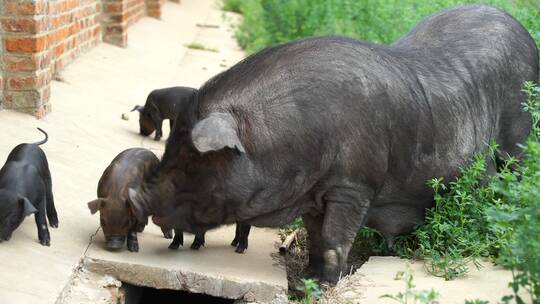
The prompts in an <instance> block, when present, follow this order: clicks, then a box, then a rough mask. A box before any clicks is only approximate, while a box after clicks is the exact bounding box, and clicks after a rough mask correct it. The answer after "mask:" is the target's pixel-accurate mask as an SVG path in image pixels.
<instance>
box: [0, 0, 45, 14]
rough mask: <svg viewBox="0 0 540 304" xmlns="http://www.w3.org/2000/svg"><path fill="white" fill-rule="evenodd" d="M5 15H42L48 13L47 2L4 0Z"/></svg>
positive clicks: (40, 0)
mask: <svg viewBox="0 0 540 304" xmlns="http://www.w3.org/2000/svg"><path fill="white" fill-rule="evenodd" d="M3 2H4V14H6V15H20V16H29V15H42V14H44V13H46V11H47V1H45V0H38V1H19V0H3Z"/></svg>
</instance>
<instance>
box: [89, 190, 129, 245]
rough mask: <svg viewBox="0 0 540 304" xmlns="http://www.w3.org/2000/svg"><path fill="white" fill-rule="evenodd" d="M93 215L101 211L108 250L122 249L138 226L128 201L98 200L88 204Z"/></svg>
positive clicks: (100, 216)
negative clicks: (128, 236) (127, 237)
mask: <svg viewBox="0 0 540 304" xmlns="http://www.w3.org/2000/svg"><path fill="white" fill-rule="evenodd" d="M88 209H90V212H91V213H92V214H95V213H96V212H98V211H99V222H100V226H101V229H102V230H103V234H104V235H105V240H106V242H107V248H108V249H121V248H122V247H123V246H124V243H125V241H126V236H127V235H128V233H129V232H130V230H131V229H132V228H133V227H134V226H135V225H136V224H137V221H136V218H135V216H134V215H133V212H132V210H131V207H130V205H129V203H127V201H126V200H120V199H113V198H98V199H96V200H93V201H91V202H89V203H88Z"/></svg>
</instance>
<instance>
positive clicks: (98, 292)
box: [55, 259, 125, 304]
mask: <svg viewBox="0 0 540 304" xmlns="http://www.w3.org/2000/svg"><path fill="white" fill-rule="evenodd" d="M121 287H122V282H121V281H119V280H117V279H115V278H114V277H112V276H110V275H104V274H97V273H95V272H91V271H89V270H87V269H86V268H84V266H83V260H82V259H81V261H80V262H79V264H78V265H77V266H76V267H75V269H74V270H73V274H72V275H71V277H70V279H69V282H68V283H67V284H66V286H65V287H64V289H63V290H62V292H61V293H60V295H59V296H58V298H57V299H56V302H55V304H74V303H77V304H119V303H124V299H125V293H124V290H123V289H122V288H121Z"/></svg>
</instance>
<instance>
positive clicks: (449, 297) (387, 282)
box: [321, 257, 528, 304]
mask: <svg viewBox="0 0 540 304" xmlns="http://www.w3.org/2000/svg"><path fill="white" fill-rule="evenodd" d="M481 265H482V267H481V268H480V269H477V268H476V267H475V266H474V265H473V264H472V263H471V264H469V265H468V268H469V272H468V274H467V275H466V276H464V277H460V278H457V279H454V280H451V281H445V280H444V278H439V277H434V276H433V275H431V274H429V273H428V272H427V271H426V269H425V267H424V263H422V262H420V261H411V260H406V259H400V258H398V257H371V258H370V259H369V261H367V262H366V263H365V264H364V265H362V267H361V268H360V269H358V270H357V271H356V272H355V273H354V274H353V275H350V276H347V277H345V278H344V279H342V280H341V281H340V282H339V283H338V284H337V285H336V287H335V288H333V289H331V290H329V291H328V292H327V294H326V295H325V299H324V300H323V301H322V302H321V304H342V303H343V304H345V303H347V304H367V303H380V304H391V303H397V302H396V301H395V300H392V299H388V298H381V296H383V295H394V296H395V295H397V294H398V293H400V292H402V293H404V292H405V291H406V285H405V282H404V281H403V280H396V274H397V273H398V272H401V271H405V272H408V273H410V274H412V275H413V284H414V285H415V287H413V288H412V290H414V291H429V290H431V289H433V290H434V291H436V292H437V293H438V294H439V296H438V298H437V300H438V303H441V304H463V303H465V301H466V300H471V301H472V300H476V299H479V300H484V301H489V303H501V298H502V297H503V296H505V295H511V294H512V289H511V288H510V287H509V286H508V283H509V282H510V281H511V280H512V273H511V272H510V271H508V270H505V269H503V268H501V267H499V266H494V265H493V264H492V263H490V262H488V261H485V262H482V263H481ZM521 295H522V297H523V299H525V301H527V298H528V297H526V295H525V294H521ZM403 303H405V302H403ZM406 303H424V302H420V301H414V300H413V299H412V298H409V300H408V301H407V302H406ZM526 303H528V302H526Z"/></svg>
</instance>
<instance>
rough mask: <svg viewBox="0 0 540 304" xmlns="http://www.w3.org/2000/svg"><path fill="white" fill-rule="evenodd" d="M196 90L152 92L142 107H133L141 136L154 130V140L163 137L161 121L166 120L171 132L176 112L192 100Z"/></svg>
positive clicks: (161, 90)
mask: <svg viewBox="0 0 540 304" xmlns="http://www.w3.org/2000/svg"><path fill="white" fill-rule="evenodd" d="M196 92H197V90H196V89H193V88H188V87H171V88H164V89H159V90H153V91H152V92H150V94H149V95H148V97H147V98H146V104H145V105H144V106H139V105H137V106H135V107H134V108H133V110H131V111H132V112H133V111H139V115H140V116H139V127H140V133H141V135H143V136H148V135H150V134H152V132H153V131H154V130H155V131H156V135H155V137H154V139H155V140H160V138H161V137H162V136H163V131H162V129H161V128H162V125H163V120H164V119H168V120H169V125H170V127H171V130H172V128H173V126H174V122H175V120H176V116H177V115H178V111H179V110H180V109H182V108H185V104H186V103H189V102H190V101H191V100H192V97H193V95H194V94H195V93H196Z"/></svg>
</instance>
